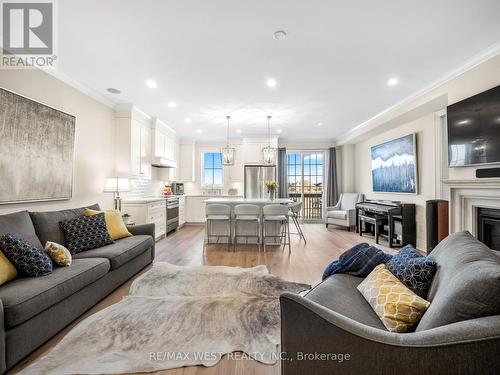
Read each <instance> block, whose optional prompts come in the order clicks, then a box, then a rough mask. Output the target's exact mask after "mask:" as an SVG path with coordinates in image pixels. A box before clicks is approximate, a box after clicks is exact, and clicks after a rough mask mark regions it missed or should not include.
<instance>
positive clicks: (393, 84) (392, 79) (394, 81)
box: [387, 77, 399, 86]
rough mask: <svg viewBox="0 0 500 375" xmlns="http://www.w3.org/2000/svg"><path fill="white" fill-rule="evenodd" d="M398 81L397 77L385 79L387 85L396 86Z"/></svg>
mask: <svg viewBox="0 0 500 375" xmlns="http://www.w3.org/2000/svg"><path fill="white" fill-rule="evenodd" d="M398 83H399V78H398V77H392V78H390V79H389V80H388V81H387V86H396V85H397V84H398Z"/></svg>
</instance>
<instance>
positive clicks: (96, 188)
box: [0, 70, 115, 214]
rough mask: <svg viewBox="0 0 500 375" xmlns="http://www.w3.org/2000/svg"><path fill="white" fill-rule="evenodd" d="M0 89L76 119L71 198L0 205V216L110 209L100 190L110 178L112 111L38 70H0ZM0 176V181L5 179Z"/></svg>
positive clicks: (112, 160)
mask: <svg viewBox="0 0 500 375" xmlns="http://www.w3.org/2000/svg"><path fill="white" fill-rule="evenodd" d="M0 86H1V87H3V88H6V89H8V90H11V91H14V92H16V93H18V94H20V95H24V96H27V97H28V98H31V99H33V100H36V101H40V102H42V103H45V104H47V105H49V106H52V107H54V108H57V109H60V110H62V111H64V112H67V113H70V114H72V115H75V116H76V118H77V120H76V121H77V122H76V137H75V139H76V141H75V164H74V180H73V181H74V182H73V198H72V199H70V200H64V201H55V202H38V203H22V204H21V203H20V204H9V205H0V214H4V213H8V212H14V211H20V210H58V209H62V208H72V207H80V206H85V205H89V204H92V203H96V202H97V203H99V204H100V205H101V206H102V207H103V208H111V207H112V204H113V203H112V197H111V196H110V195H108V194H104V193H103V192H102V190H103V186H104V180H105V178H106V177H108V176H112V175H113V174H114V137H115V126H114V118H113V110H112V109H111V108H109V107H107V106H105V105H103V104H101V103H99V102H98V101H96V100H94V99H92V98H90V97H89V96H87V95H85V94H83V93H81V92H80V91H78V90H75V89H74V88H72V87H70V86H68V85H67V84H65V83H63V82H62V81H60V80H58V79H56V78H54V77H52V76H51V75H48V74H46V73H44V72H42V71H40V70H0ZM0 157H2V156H1V150H0ZM1 173H2V172H1V171H0V178H5V176H2V175H1Z"/></svg>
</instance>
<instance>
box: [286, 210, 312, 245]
mask: <svg viewBox="0 0 500 375" xmlns="http://www.w3.org/2000/svg"><path fill="white" fill-rule="evenodd" d="M288 208H289V209H290V216H291V217H292V221H293V223H294V224H295V228H297V232H298V233H291V234H298V235H299V236H300V238H302V239H303V240H304V244H307V241H306V237H305V236H304V232H302V228H301V227H300V224H299V215H300V212H301V211H302V202H292V203H290V204H288Z"/></svg>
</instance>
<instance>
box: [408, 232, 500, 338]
mask: <svg viewBox="0 0 500 375" xmlns="http://www.w3.org/2000/svg"><path fill="white" fill-rule="evenodd" d="M494 251H495V250H491V249H489V248H488V247H487V246H486V245H484V244H483V243H481V242H479V241H478V240H477V239H475V238H474V237H473V236H472V235H471V234H470V233H469V232H458V233H454V234H452V235H450V236H448V237H447V238H445V239H444V240H443V241H442V242H440V243H439V245H437V246H436V247H435V248H434V250H433V251H432V252H431V253H430V255H429V258H430V259H433V260H434V261H435V262H436V264H437V270H436V274H435V275H434V279H433V281H432V285H431V288H430V290H429V294H428V295H427V299H428V300H429V301H430V302H431V305H430V307H429V309H428V310H427V312H426V313H425V314H424V316H423V317H422V320H421V321H420V323H419V325H418V327H417V331H424V330H427V329H431V328H435V327H440V326H443V325H446V324H451V323H455V322H460V321H464V320H469V319H475V318H480V317H484V316H490V315H498V314H500V298H498V296H500V258H499V257H498V255H497V254H495V252H494Z"/></svg>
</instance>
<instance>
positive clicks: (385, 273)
mask: <svg viewBox="0 0 500 375" xmlns="http://www.w3.org/2000/svg"><path fill="white" fill-rule="evenodd" d="M358 290H359V291H360V292H361V294H362V295H363V297H365V299H366V300H367V301H368V303H369V304H370V305H371V307H372V308H373V310H375V313H376V314H377V315H378V317H379V318H380V320H381V321H382V323H384V326H385V327H386V328H387V329H388V330H389V331H391V332H399V333H403V332H408V330H409V329H410V328H411V327H412V326H414V325H415V324H417V323H418V322H419V320H420V318H421V317H422V315H424V313H425V311H426V310H427V308H428V307H429V305H430V302H428V301H426V300H425V299H423V298H420V297H419V296H417V295H416V294H415V293H413V292H412V291H411V290H410V289H408V288H407V287H405V286H404V285H403V283H402V282H401V281H399V279H398V278H397V277H396V276H394V275H393V274H392V273H391V272H390V271H389V270H388V269H387V266H386V265H385V264H380V265H378V266H377V267H375V269H374V270H373V271H372V272H371V273H370V274H369V275H368V276H367V277H366V278H365V279H364V280H363V281H362V282H361V284H359V285H358Z"/></svg>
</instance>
